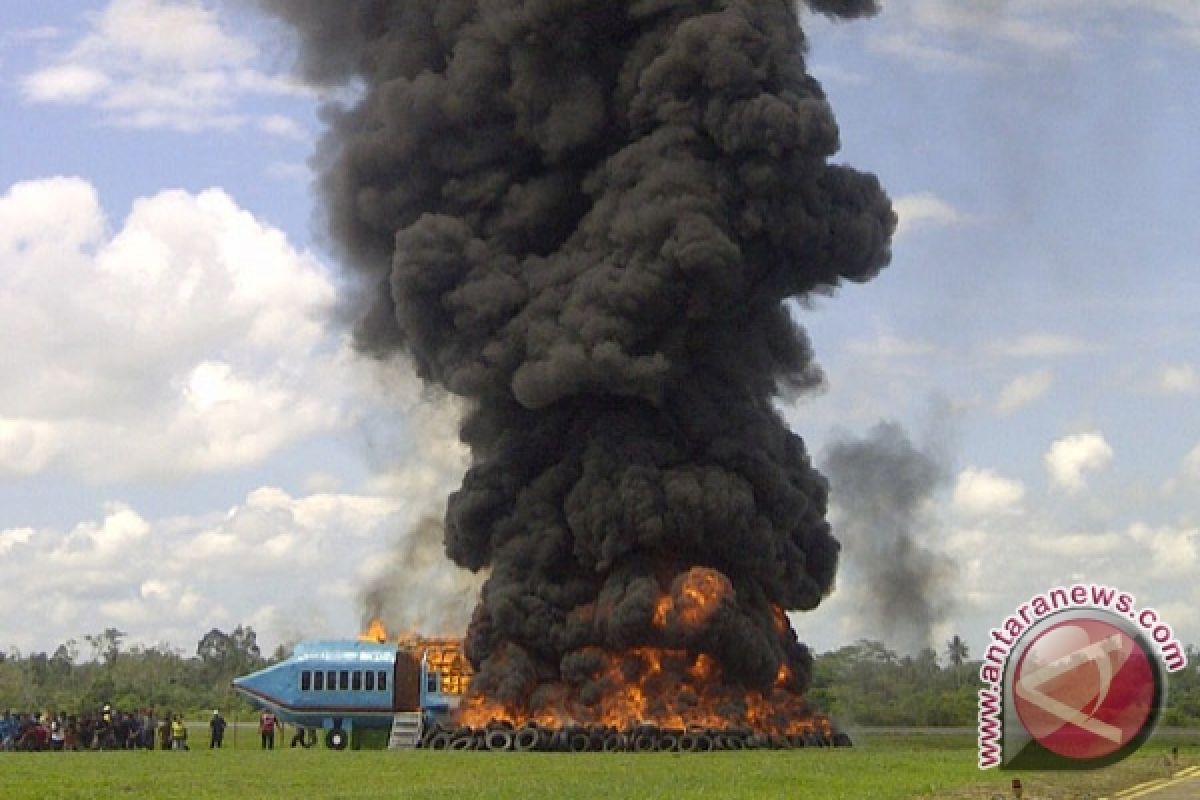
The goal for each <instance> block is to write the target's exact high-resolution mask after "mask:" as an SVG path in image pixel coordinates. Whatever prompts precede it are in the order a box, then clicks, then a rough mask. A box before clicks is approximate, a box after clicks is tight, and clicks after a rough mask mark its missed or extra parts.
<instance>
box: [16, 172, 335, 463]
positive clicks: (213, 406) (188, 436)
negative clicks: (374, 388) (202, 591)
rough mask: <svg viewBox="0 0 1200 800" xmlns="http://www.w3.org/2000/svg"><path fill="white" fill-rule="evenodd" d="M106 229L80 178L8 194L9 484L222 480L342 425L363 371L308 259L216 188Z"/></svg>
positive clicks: (149, 205)
mask: <svg viewBox="0 0 1200 800" xmlns="http://www.w3.org/2000/svg"><path fill="white" fill-rule="evenodd" d="M111 228H112V226H111V224H110V222H109V220H108V219H107V218H106V217H105V214H104V212H103V211H102V209H101V206H100V202H99V198H98V197H97V194H96V191H95V189H93V187H92V186H91V185H89V184H88V183H87V182H85V181H83V180H80V179H77V178H55V179H50V180H43V181H34V182H28V183H20V184H16V185H15V186H13V187H11V188H10V189H9V190H8V191H7V192H5V193H4V194H3V195H0V316H2V317H3V318H4V320H5V335H4V337H3V338H0V475H10V476H11V475H25V476H28V475H36V474H39V473H42V472H44V471H47V470H49V469H51V468H56V467H57V468H60V469H64V470H66V471H67V472H69V473H73V474H75V475H80V476H83V477H85V478H87V479H89V480H91V481H96V482H104V481H114V480H127V479H133V478H138V477H148V476H154V477H162V476H164V475H166V476H172V475H174V476H183V475H189V474H196V473H204V472H212V471H216V470H223V469H228V468H232V467H241V466H247V465H251V464H254V463H257V462H259V461H261V460H262V459H263V458H265V457H267V456H268V455H270V454H271V453H272V452H274V451H276V450H278V449H279V448H281V447H283V446H284V445H286V444H288V443H289V442H292V441H295V440H297V439H299V438H301V437H304V436H307V435H311V434H314V433H316V432H321V431H326V430H331V429H333V428H335V427H337V426H339V425H341V424H344V423H345V415H346V409H345V402H346V399H345V396H344V395H345V393H346V392H347V391H348V389H346V388H345V387H346V386H348V385H349V384H350V383H351V382H352V378H351V375H350V373H351V371H352V369H353V359H352V357H351V356H350V355H349V353H348V350H347V348H345V346H344V345H343V344H341V343H340V342H339V341H338V340H337V339H335V338H332V337H331V336H330V334H329V333H328V331H327V323H328V316H329V314H330V309H331V306H332V303H333V301H334V289H333V286H332V285H331V283H330V280H329V278H328V277H327V275H326V274H325V272H324V271H323V269H322V267H321V266H320V264H319V263H318V262H317V261H316V260H315V259H314V258H313V257H312V256H310V255H308V254H306V253H303V252H300V251H297V250H296V249H295V248H293V247H292V246H291V245H290V244H289V243H288V241H287V239H286V237H285V236H284V235H283V234H282V233H281V232H280V231H278V230H276V229H273V228H271V227H270V226H267V225H265V224H263V223H262V222H261V221H259V220H257V219H256V218H255V217H254V216H253V215H251V214H249V213H247V212H246V211H244V210H242V209H240V208H239V207H238V206H237V204H236V203H235V202H234V201H233V199H232V198H230V197H229V196H228V195H226V194H225V193H224V192H222V191H220V190H209V191H205V192H202V193H200V194H189V193H186V192H181V191H166V192H162V193H160V194H158V195H155V196H153V197H148V198H142V199H139V200H137V201H136V202H135V204H134V207H133V210H132V212H131V213H130V214H129V216H128V218H127V219H126V220H125V221H124V224H123V225H121V226H120V227H119V228H117V229H116V230H115V231H112V230H111Z"/></svg>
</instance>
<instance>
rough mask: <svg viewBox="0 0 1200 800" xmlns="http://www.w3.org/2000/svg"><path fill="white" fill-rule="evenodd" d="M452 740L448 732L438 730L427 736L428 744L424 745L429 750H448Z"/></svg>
mask: <svg viewBox="0 0 1200 800" xmlns="http://www.w3.org/2000/svg"><path fill="white" fill-rule="evenodd" d="M453 740H454V737H452V736H451V735H450V734H449V733H446V732H445V731H438V732H437V733H435V734H434V735H433V736H430V737H429V744H427V745H426V747H428V748H429V749H430V750H448V749H449V748H450V743H451V742H452V741H453Z"/></svg>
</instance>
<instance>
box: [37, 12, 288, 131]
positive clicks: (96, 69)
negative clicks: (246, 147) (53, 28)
mask: <svg viewBox="0 0 1200 800" xmlns="http://www.w3.org/2000/svg"><path fill="white" fill-rule="evenodd" d="M90 21H91V27H90V30H89V31H88V33H87V34H85V35H84V36H83V37H82V38H81V39H79V40H78V41H77V42H75V44H74V45H73V46H71V47H69V48H68V49H67V50H66V51H65V52H64V53H62V54H61V55H60V56H59V57H58V58H57V59H56V60H55V61H54V62H53V63H50V64H48V65H46V66H44V67H42V68H41V69H38V70H36V71H35V72H33V73H31V74H29V75H27V76H25V78H24V80H23V81H22V89H23V91H24V95H25V97H26V99H27V100H28V101H30V102H35V103H65V104H87V105H91V106H93V107H95V108H97V109H98V110H100V111H101V112H102V114H103V117H104V119H105V121H106V122H108V123H111V124H115V125H119V126H123V127H133V128H171V129H175V130H182V131H201V130H211V129H233V128H238V127H242V126H243V125H245V124H247V123H249V122H254V123H255V124H256V126H257V127H258V128H259V129H260V130H262V131H264V132H266V133H268V134H272V135H278V136H284V137H288V138H297V137H303V135H304V134H303V132H302V130H301V129H300V128H299V126H297V125H295V124H294V123H291V124H288V122H287V121H285V118H283V117H281V116H279V115H278V114H263V115H260V114H256V113H246V112H242V111H240V110H239V109H238V107H237V104H238V101H239V100H240V99H241V98H243V97H244V96H246V95H258V96H270V95H286V94H299V93H302V92H303V91H304V90H303V89H302V88H301V87H300V86H299V85H298V84H296V83H294V82H292V81H290V80H288V79H285V78H279V77H274V76H270V75H266V74H264V73H262V72H261V71H259V70H257V69H255V67H254V60H255V57H256V55H257V53H256V48H255V46H254V45H253V44H252V43H251V42H250V41H249V40H247V39H244V38H241V37H239V36H236V35H234V34H232V33H230V32H229V31H228V30H227V29H226V27H225V26H223V25H222V23H221V20H220V19H219V17H218V15H217V13H216V11H214V10H212V9H210V8H207V7H206V6H205V5H204V4H202V3H200V2H198V0H112V1H111V2H110V3H109V5H108V6H107V7H106V8H105V9H104V10H103V11H101V12H100V13H98V14H95V15H93V16H92V18H91V20H90Z"/></svg>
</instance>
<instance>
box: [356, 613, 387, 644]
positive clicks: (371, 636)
mask: <svg viewBox="0 0 1200 800" xmlns="http://www.w3.org/2000/svg"><path fill="white" fill-rule="evenodd" d="M358 640H359V641H360V642H376V643H378V644H384V643H385V642H387V640H388V632H387V627H386V626H385V625H384V624H383V620H381V619H379V618H378V617H376V618H375V619H373V620H371V621H370V623H368V624H367V629H366V630H365V631H363V632H362V633H360V634H359V635H358Z"/></svg>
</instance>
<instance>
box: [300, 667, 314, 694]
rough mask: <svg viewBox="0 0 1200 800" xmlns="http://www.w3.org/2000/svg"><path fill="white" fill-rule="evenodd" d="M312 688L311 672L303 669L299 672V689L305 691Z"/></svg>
mask: <svg viewBox="0 0 1200 800" xmlns="http://www.w3.org/2000/svg"><path fill="white" fill-rule="evenodd" d="M310 689H312V673H311V672H309V671H308V670H304V671H303V672H301V673H300V691H302V692H307V691H308V690H310Z"/></svg>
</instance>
